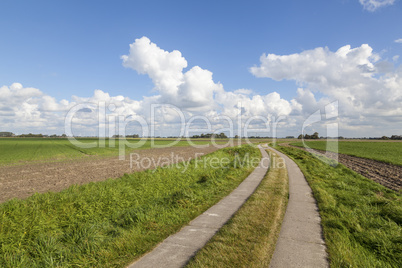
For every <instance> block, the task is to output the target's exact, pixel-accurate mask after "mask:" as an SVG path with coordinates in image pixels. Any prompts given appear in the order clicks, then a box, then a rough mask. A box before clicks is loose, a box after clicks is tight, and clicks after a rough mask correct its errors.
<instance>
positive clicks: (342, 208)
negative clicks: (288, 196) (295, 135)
mask: <svg viewBox="0 0 402 268" xmlns="http://www.w3.org/2000/svg"><path fill="white" fill-rule="evenodd" d="M373 144H375V143H373ZM392 144H394V143H391V145H392ZM367 146H371V144H369V143H368V144H367ZM394 146H395V144H394ZM277 149H279V150H280V151H282V152H283V153H285V154H287V155H288V156H289V157H291V158H292V159H293V160H294V161H295V162H296V163H297V164H298V166H299V167H300V169H301V170H302V172H303V173H304V176H305V177H306V179H307V181H308V183H309V184H310V187H311V188H312V190H313V194H314V197H315V199H316V200H317V203H318V207H319V210H320V215H321V219H322V222H321V223H322V226H323V231H324V237H325V241H326V244H327V249H328V252H329V260H330V265H331V267H402V227H401V225H402V196H401V194H398V193H396V192H394V191H392V190H390V189H387V188H385V187H384V186H382V185H380V184H378V183H375V182H373V181H371V180H369V179H367V178H365V177H363V176H361V175H359V174H357V173H355V172H353V171H352V170H350V169H348V168H346V167H344V166H343V165H337V166H336V167H332V166H330V165H327V164H325V163H324V162H323V161H320V160H319V159H317V158H316V157H314V156H312V155H311V154H309V153H308V152H305V151H303V150H298V149H295V148H290V147H281V146H278V147H277Z"/></svg>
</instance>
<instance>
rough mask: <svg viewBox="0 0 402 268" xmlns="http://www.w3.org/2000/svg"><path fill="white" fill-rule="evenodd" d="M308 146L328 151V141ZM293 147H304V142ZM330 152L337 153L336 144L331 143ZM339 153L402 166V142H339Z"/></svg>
mask: <svg viewBox="0 0 402 268" xmlns="http://www.w3.org/2000/svg"><path fill="white" fill-rule="evenodd" d="M306 144H307V146H309V147H310V148H313V149H317V150H326V146H327V142H326V141H306ZM291 145H295V146H300V147H303V143H302V142H295V143H291ZM328 146H329V150H330V151H333V152H336V151H337V148H336V146H335V144H334V143H333V142H331V141H329V144H328ZM338 152H339V153H341V154H348V155H353V156H357V157H363V158H369V159H374V160H377V161H381V162H385V163H390V164H394V165H400V166H402V142H377V141H376V142H369V141H339V149H338Z"/></svg>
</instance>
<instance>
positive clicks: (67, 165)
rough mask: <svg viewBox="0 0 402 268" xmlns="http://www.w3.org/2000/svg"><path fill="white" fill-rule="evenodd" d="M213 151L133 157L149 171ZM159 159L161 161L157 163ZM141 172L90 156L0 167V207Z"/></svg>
mask: <svg viewBox="0 0 402 268" xmlns="http://www.w3.org/2000/svg"><path fill="white" fill-rule="evenodd" d="M217 149H219V148H216V147H214V146H209V147H207V148H201V149H197V148H193V147H190V146H187V147H169V148H160V149H143V150H135V153H136V154H138V155H139V159H137V156H136V157H135V158H134V160H137V162H139V161H141V159H144V160H145V159H151V161H143V166H145V167H146V168H150V169H152V168H155V167H157V166H158V165H166V164H174V163H176V162H181V161H188V160H190V159H193V158H194V157H196V156H197V155H198V156H200V155H201V154H208V153H211V152H214V151H216V150H217ZM152 159H154V160H155V161H152ZM160 159H162V161H159V163H158V160H160ZM148 165H149V166H148ZM143 169H145V168H141V165H136V164H134V165H133V166H132V169H131V168H130V158H129V157H126V160H119V159H118V157H117V156H114V157H99V156H90V157H87V158H85V159H79V160H70V161H64V162H48V163H27V164H25V165H19V166H0V203H1V202H5V201H7V200H10V199H12V198H26V197H29V196H31V195H32V194H34V193H44V192H48V191H52V192H58V191H61V190H63V189H66V188H68V187H69V186H71V185H73V184H78V185H82V184H85V183H89V182H96V181H102V180H106V179H108V178H118V177H121V176H122V175H124V174H125V173H132V172H135V171H140V170H143Z"/></svg>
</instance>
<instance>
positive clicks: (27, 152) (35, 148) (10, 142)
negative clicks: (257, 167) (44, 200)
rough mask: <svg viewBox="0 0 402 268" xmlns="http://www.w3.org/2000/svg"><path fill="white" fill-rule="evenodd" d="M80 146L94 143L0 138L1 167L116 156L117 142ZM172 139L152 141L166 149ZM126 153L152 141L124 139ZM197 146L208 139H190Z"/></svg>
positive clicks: (91, 141)
mask: <svg viewBox="0 0 402 268" xmlns="http://www.w3.org/2000/svg"><path fill="white" fill-rule="evenodd" d="M77 140H78V141H79V142H80V143H83V144H90V143H94V144H95V146H94V148H81V147H77V146H75V145H73V144H72V143H71V142H70V141H69V140H68V139H64V138H0V152H1V154H0V165H18V164H25V163H27V162H40V161H46V162H49V161H62V160H69V159H79V158H83V157H88V156H116V155H118V154H119V142H120V141H119V139H106V140H105V144H104V146H103V145H100V144H99V140H98V139H96V138H78V139H77ZM174 141H175V139H154V143H155V145H156V146H169V145H170V144H173V142H174ZM127 142H128V143H129V146H125V149H126V151H125V152H126V153H129V152H130V151H132V150H134V149H135V148H131V147H130V146H133V147H134V146H136V145H138V146H140V147H139V148H136V149H149V148H151V140H147V141H146V142H145V143H144V144H142V143H140V139H127ZM191 142H192V143H194V144H196V145H206V144H210V143H211V140H192V141H191ZM226 142H228V140H223V141H222V140H217V141H216V143H217V144H225V143H226ZM189 145H191V144H189V142H188V141H186V140H181V141H179V142H178V143H177V144H174V146H189Z"/></svg>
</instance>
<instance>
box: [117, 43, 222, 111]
mask: <svg viewBox="0 0 402 268" xmlns="http://www.w3.org/2000/svg"><path fill="white" fill-rule="evenodd" d="M121 58H122V60H123V66H125V67H127V68H131V69H133V70H135V71H137V72H138V73H140V74H147V75H148V76H149V77H150V78H151V79H152V81H153V83H154V85H155V89H156V90H157V91H158V92H159V93H160V95H161V100H160V101H162V102H168V103H171V104H174V105H177V106H179V107H183V108H193V109H199V108H211V107H210V104H211V103H212V102H213V96H214V93H215V92H217V91H220V90H222V85H221V84H220V83H215V82H214V81H213V79H212V72H210V71H208V70H204V69H202V68H201V67H199V66H194V67H192V68H191V69H190V70H189V71H187V72H185V73H184V72H183V69H184V68H186V67H187V61H186V59H185V58H184V57H182V55H181V53H180V51H177V50H174V51H172V52H168V51H165V50H163V49H161V48H159V47H158V46H157V45H156V44H154V43H152V42H151V41H150V40H149V39H148V38H147V37H142V38H140V39H137V40H135V42H134V43H132V44H131V45H130V53H129V54H128V55H124V56H122V57H121Z"/></svg>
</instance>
